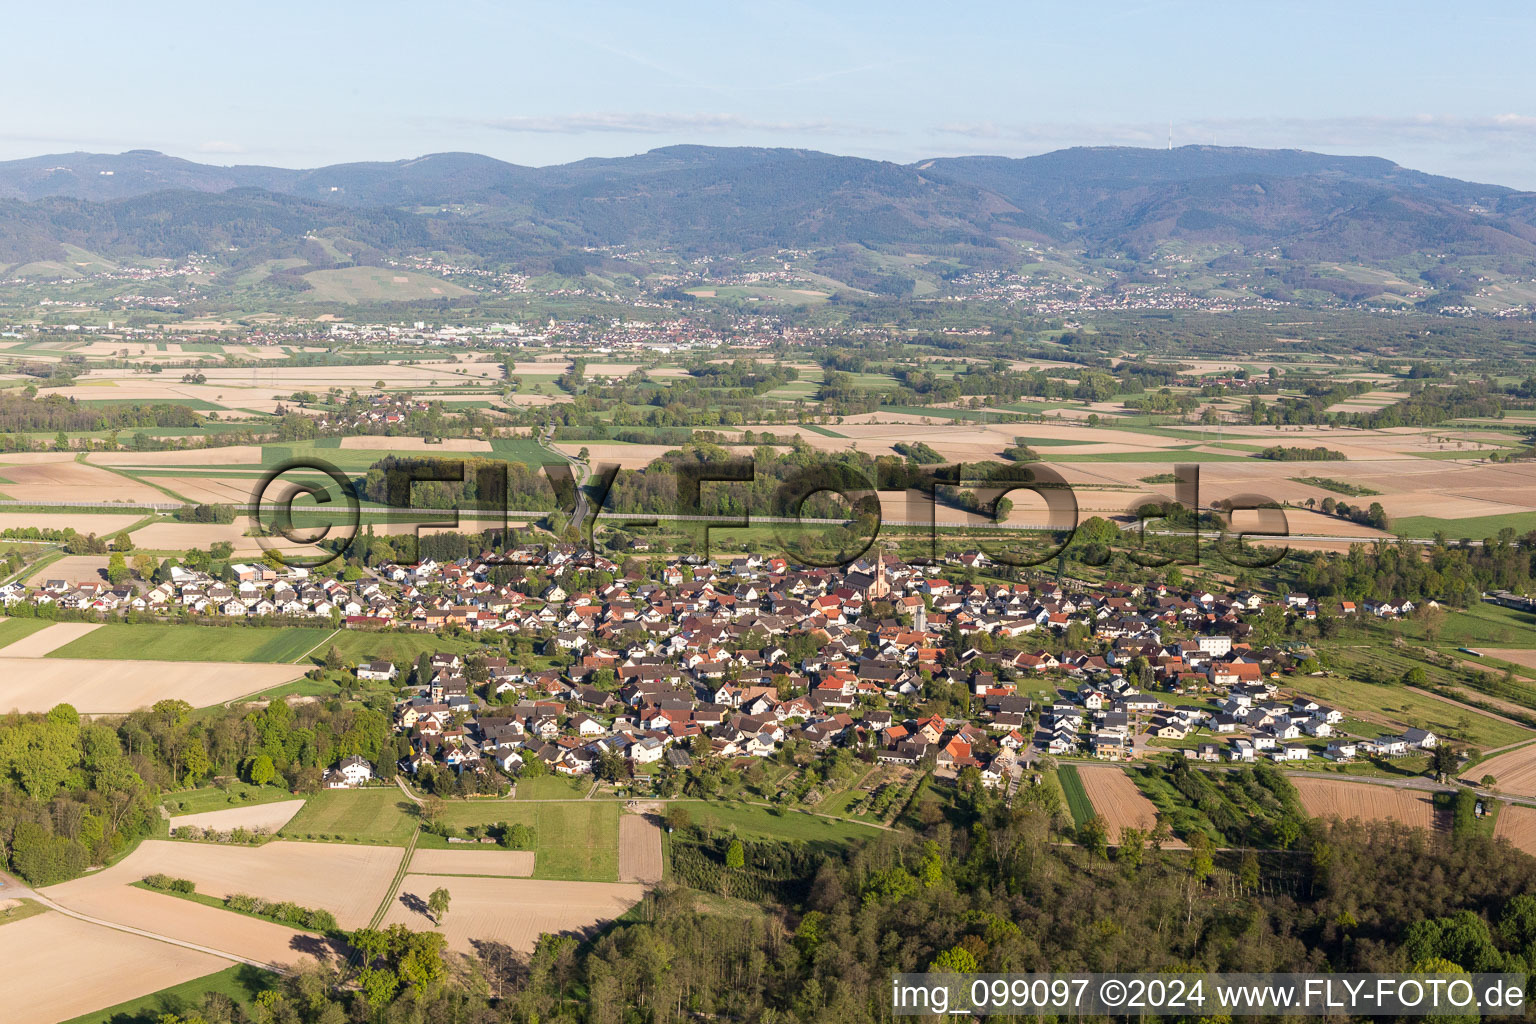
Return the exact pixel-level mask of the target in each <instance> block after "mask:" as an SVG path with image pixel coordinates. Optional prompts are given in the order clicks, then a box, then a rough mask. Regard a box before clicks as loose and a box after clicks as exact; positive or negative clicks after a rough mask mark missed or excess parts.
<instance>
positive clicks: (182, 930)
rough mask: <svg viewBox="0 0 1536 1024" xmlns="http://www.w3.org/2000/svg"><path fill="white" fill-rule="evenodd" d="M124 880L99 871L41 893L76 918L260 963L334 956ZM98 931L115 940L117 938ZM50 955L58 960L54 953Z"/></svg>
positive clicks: (309, 940)
mask: <svg viewBox="0 0 1536 1024" xmlns="http://www.w3.org/2000/svg"><path fill="white" fill-rule="evenodd" d="M210 849H221V848H218V847H210ZM125 881H126V880H124V879H122V878H121V876H116V877H108V876H107V873H106V872H99V873H97V874H94V875H87V876H85V877H84V878H77V879H75V880H74V881H72V882H64V883H61V884H59V885H53V886H49V887H48V888H46V889H43V890H41V892H42V894H43V895H44V896H47V897H48V898H49V899H51V900H53V901H54V902H55V903H57V904H59V905H60V906H62V907H66V908H68V909H69V910H73V911H74V912H75V913H77V914H86V915H88V916H90V917H94V918H98V919H100V920H102V921H111V922H112V923H114V924H125V925H128V926H129V927H132V928H142V929H144V930H145V931H150V932H154V933H156V934H157V935H165V936H168V937H170V938H173V939H180V940H182V941H183V942H195V943H197V944H198V945H200V946H206V947H208V948H209V949H216V950H218V951H219V952H221V953H232V954H234V955H236V956H242V957H247V958H249V959H251V960H255V961H257V962H259V963H265V964H272V965H288V964H297V963H300V962H304V961H308V960H315V959H328V958H329V957H331V956H333V955H335V951H334V950H333V949H332V948H331V945H330V943H329V942H327V941H326V940H324V939H321V938H320V937H318V936H315V935H311V934H309V933H308V932H300V931H295V930H294V929H292V928H284V927H283V926H281V925H277V924H273V923H271V922H270V921H263V920H261V919H259V918H255V917H247V916H246V915H244V914H236V913H235V912H234V911H230V910H221V909H220V908H218V907H210V906H206V905H204V904H202V903H194V902H193V901H191V900H184V899H181V898H179V897H177V896H167V895H166V894H164V893H158V892H150V891H149V890H147V889H137V888H134V887H133V886H131V885H127V884H125ZM102 930H103V931H105V932H106V933H107V935H109V936H112V937H113V938H114V939H115V938H116V937H118V936H119V935H121V933H119V932H116V931H108V930H107V929H102ZM159 945H164V944H163V943H161V944H159ZM53 953H54V955H55V956H57V955H58V950H54V951H53ZM220 966H223V965H220ZM216 969H217V968H216Z"/></svg>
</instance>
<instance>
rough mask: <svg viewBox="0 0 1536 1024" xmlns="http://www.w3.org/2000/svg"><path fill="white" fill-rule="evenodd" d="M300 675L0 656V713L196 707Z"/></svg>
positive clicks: (295, 669)
mask: <svg viewBox="0 0 1536 1024" xmlns="http://www.w3.org/2000/svg"><path fill="white" fill-rule="evenodd" d="M111 628H113V627H110V626H105V627H103V630H105V629H111ZM124 628H131V627H124ZM101 631H102V630H98V632H101ZM303 674H304V667H303V666H300V665H231V664H227V663H220V662H199V661H112V660H110V659H109V658H108V657H106V656H103V657H102V658H99V659H92V660H74V659H69V658H62V657H54V656H50V657H46V658H11V657H0V710H4V711H11V710H18V711H47V710H48V709H49V708H52V707H54V706H56V705H59V704H72V705H74V708H75V710H76V711H79V712H80V713H81V714H85V715H109V714H126V713H128V712H130V711H134V710H137V709H138V708H144V707H149V706H150V705H151V704H153V703H155V702H156V701H158V700H184V701H186V702H187V703H188V704H191V705H192V706H193V707H199V708H200V707H207V706H209V705H210V704H222V703H224V702H225V701H229V700H234V699H235V698H236V697H244V696H245V695H247V694H251V693H258V692H260V691H262V690H266V689H270V688H272V687H274V686H279V685H281V684H283V683H287V682H291V681H292V680H294V679H297V678H299V677H300V676H301V675H303Z"/></svg>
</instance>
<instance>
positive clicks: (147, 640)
mask: <svg viewBox="0 0 1536 1024" xmlns="http://www.w3.org/2000/svg"><path fill="white" fill-rule="evenodd" d="M331 632H332V630H329V629H322V628H311V627H307V626H306V627H300V628H286V629H277V628H270V627H261V626H228V627H225V626H177V625H159V624H155V623H135V624H132V625H129V624H127V623H108V624H106V625H104V626H101V627H100V628H98V629H94V630H92V631H91V632H89V633H87V634H86V635H85V636H82V637H81V638H80V639H78V640H75V641H73V642H71V643H67V644H65V645H64V646H63V647H61V648H59V649H58V650H56V651H53V652H52V653H51V654H49V657H52V658H111V659H125V660H129V661H259V662H292V661H296V660H298V659H299V658H301V657H303V656H304V654H305V653H307V652H308V651H309V650H310V649H311V648H313V647H314V646H315V645H316V644H318V643H320V641H322V640H324V639H325V638H326V637H328V636H330V634H331ZM338 639H339V638H338ZM322 653H323V652H322Z"/></svg>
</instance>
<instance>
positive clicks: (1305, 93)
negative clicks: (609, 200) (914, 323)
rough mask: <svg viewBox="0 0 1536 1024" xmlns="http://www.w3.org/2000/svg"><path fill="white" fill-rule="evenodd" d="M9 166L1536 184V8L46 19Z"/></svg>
mask: <svg viewBox="0 0 1536 1024" xmlns="http://www.w3.org/2000/svg"><path fill="white" fill-rule="evenodd" d="M6 27H7V33H6V34H7V36H8V38H9V40H10V42H11V43H12V45H11V46H9V47H7V51H6V62H7V66H6V72H7V74H6V78H7V81H8V83H9V85H8V89H7V93H8V95H7V102H6V104H5V116H4V117H3V118H0V158H13V157H20V156H33V155H37V154H40V153H51V152H63V151H69V150H77V149H84V150H93V151H105V152H116V151H120V150H123V149H130V148H150V149H158V150H162V151H164V152H167V153H171V154H174V155H177V156H184V157H188V158H190V159H196V160H201V161H205V162H210V163H226V164H228V163H266V164H278V165H283V166H317V165H320V164H326V163H335V162H340V161H346V160H393V159H400V158H405V157H411V156H418V155H421V154H423V153H429V152H442V151H448V150H468V151H474V152H480V153H486V154H489V155H491V156H495V157H499V158H501V159H505V160H511V161H514V162H517V163H524V164H550V163H561V162H565V161H568V160H575V159H580V158H582V157H586V156H619V155H624V154H628V153H636V152H642V151H644V150H647V149H652V148H655V147H657V146H665V145H672V144H675V143H681V142H695V143H703V144H710V145H763V146H801V147H808V148H815V149H822V150H827V151H830V152H838V153H848V154H855V155H860V156H868V157H875V158H880V159H889V160H896V161H901V162H907V161H911V160H916V159H919V158H921V157H925V156H937V155H954V154H961V153H997V154H1004V155H1010V156H1023V155H1028V154H1031V153H1040V152H1046V151H1048V150H1052V149H1058V148H1061V147H1063V146H1069V145H1151V146H1163V145H1166V143H1167V136H1168V124H1169V121H1170V120H1171V121H1172V122H1173V138H1174V142H1175V144H1185V143H1212V142H1214V143H1217V144H1219V145H1253V146H1286V147H1297V148H1305V149H1316V150H1321V151H1324V152H1333V153H1361V154H1372V155H1379V156H1385V157H1388V158H1390V159H1394V160H1396V161H1398V162H1399V163H1402V164H1405V165H1407V166H1411V167H1416V168H1419V169H1422V170H1427V171H1433V172H1436V173H1442V174H1450V175H1455V176H1457V177H1464V178H1471V179H1476V180H1482V181H1493V182H1498V183H1501V184H1508V185H1513V186H1516V187H1524V188H1531V189H1536V70H1533V68H1536V62H1533V61H1532V60H1531V59H1530V54H1529V50H1530V46H1531V43H1532V41H1533V40H1536V31H1533V30H1536V5H1530V6H1526V5H1520V4H1486V3H1463V4H1460V5H1456V7H1455V10H1454V11H1453V10H1452V9H1451V7H1450V6H1449V5H1446V4H1444V3H1436V4H1430V3H1414V2H1399V3H1374V2H1357V3H1347V4H1341V3H1337V2H1335V3H1331V4H1330V3H1303V2H1294V3H1287V2H1283V0H1276V2H1271V3H1267V4H1263V5H1260V4H1251V3H1244V2H1231V0H1228V2H1224V3H1209V4H1205V3H1180V2H1155V0H1153V2H1144V3H1123V4H1120V3H1105V2H1100V3H1092V4H1050V5H1045V4H1031V3H1024V2H1014V3H996V4H992V3H986V4H968V5H954V4H936V3H932V2H931V0H930V2H925V3H920V4H908V3H900V2H894V0H886V2H883V3H864V2H847V3H842V4H836V5H832V4H816V3H799V2H788V3H786V2H778V3H773V4H754V5H735V4H730V3H718V2H717V3H698V4H689V3H672V4H668V3H655V4H627V5H619V4H607V3H548V4H546V3H495V2H468V3H466V2H440V3H421V2H415V3H408V4H405V3H391V2H382V0H374V2H370V3H358V2H353V0H332V2H330V3H319V4H317V3H305V4H299V3H289V2H286V0H269V2H266V3H263V4H260V5H247V4H208V3H197V4H191V3H161V4H154V5H148V6H146V5H125V4H120V3H113V4H106V3H96V2H85V3H77V4H72V5H57V4H53V5H45V4H29V5H27V6H26V7H25V8H24V9H19V10H12V11H10V12H8V13H7V15H6Z"/></svg>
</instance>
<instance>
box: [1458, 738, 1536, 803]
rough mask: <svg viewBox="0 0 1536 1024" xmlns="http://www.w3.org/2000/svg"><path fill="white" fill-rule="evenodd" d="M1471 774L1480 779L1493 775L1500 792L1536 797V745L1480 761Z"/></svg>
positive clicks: (1529, 745) (1528, 745)
mask: <svg viewBox="0 0 1536 1024" xmlns="http://www.w3.org/2000/svg"><path fill="white" fill-rule="evenodd" d="M1470 774H1471V775H1472V776H1475V777H1476V778H1479V779H1481V778H1482V777H1483V776H1485V775H1492V776H1493V778H1494V780H1495V781H1494V786H1495V787H1496V788H1497V789H1498V790H1499V791H1500V792H1503V793H1513V794H1514V795H1516V796H1536V743H1531V744H1527V745H1526V746H1523V747H1517V748H1515V749H1514V750H1508V751H1505V752H1504V753H1502V754H1495V755H1494V756H1492V757H1490V758H1489V759H1488V760H1486V761H1479V762H1478V763H1477V764H1476V765H1474V766H1473V767H1472V769H1471V772H1470Z"/></svg>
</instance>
